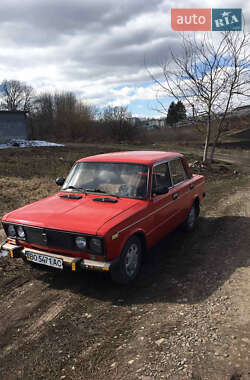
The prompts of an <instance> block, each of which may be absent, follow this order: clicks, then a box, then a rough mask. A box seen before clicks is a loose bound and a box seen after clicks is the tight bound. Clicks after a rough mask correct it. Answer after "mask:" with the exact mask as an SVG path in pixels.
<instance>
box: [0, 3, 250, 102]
mask: <svg viewBox="0 0 250 380" xmlns="http://www.w3.org/2000/svg"><path fill="white" fill-rule="evenodd" d="M220 3H221V4H220ZM242 5H243V2H242V1H240V2H239V3H237V6H238V7H240V6H242ZM176 6H177V3H176V1H173V0H150V1H146V0H137V1H134V0H126V1H122V2H121V1H117V0H106V1H103V0H84V1H83V0H72V1H70V2H69V1H68V0H53V1H51V0H36V1H34V0H23V1H20V0H8V1H7V0H2V1H1V2H0V46H1V49H0V80H1V79H5V78H7V79H13V78H14V79H19V80H22V81H26V82H28V83H29V84H31V85H33V86H34V87H35V88H36V89H37V90H38V91H44V90H46V89H58V90H63V89H64V90H72V91H74V92H75V93H77V94H78V95H79V96H81V97H82V98H83V99H88V100H89V101H90V102H93V104H96V105H100V106H103V105H105V104H119V103H120V104H131V102H134V101H136V100H139V99H141V100H142V101H143V100H148V99H150V97H152V98H151V99H154V97H155V91H154V87H153V86H152V84H151V79H150V76H149V74H148V72H147V70H146V67H147V68H149V69H150V71H152V72H154V73H155V75H159V73H160V69H159V63H160V62H161V61H162V60H164V59H166V58H168V57H169V53H170V49H173V50H174V51H177V52H178V49H179V42H178V35H177V33H175V32H173V31H172V30H171V26H170V24H171V23H170V9H171V7H173V8H174V7H176ZM202 6H203V7H208V8H209V7H213V6H214V7H217V8H218V7H220V6H221V7H224V4H222V2H219V3H218V1H216V2H215V0H212V3H211V1H208V0H205V2H203V4H202ZM230 6H231V7H233V6H235V5H234V2H233V1H232V0H229V1H228V3H227V7H230ZM178 7H194V8H195V7H197V2H195V1H193V0H187V1H183V0H181V1H180V2H179V3H178ZM244 15H245V18H246V20H249V9H248V8H247V6H246V4H244ZM145 66H146V67H145Z"/></svg>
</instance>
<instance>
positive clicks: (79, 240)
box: [75, 236, 87, 249]
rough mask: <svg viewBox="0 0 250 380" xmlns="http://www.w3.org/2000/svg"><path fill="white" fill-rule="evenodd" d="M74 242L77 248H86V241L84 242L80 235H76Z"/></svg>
mask: <svg viewBox="0 0 250 380" xmlns="http://www.w3.org/2000/svg"><path fill="white" fill-rule="evenodd" d="M75 243H76V246H77V247H78V248H79V249H85V248H86V245H87V242H86V239H85V237H82V236H78V237H77V238H76V239H75Z"/></svg>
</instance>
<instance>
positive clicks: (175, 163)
mask: <svg viewBox="0 0 250 380" xmlns="http://www.w3.org/2000/svg"><path fill="white" fill-rule="evenodd" d="M170 170H171V175H172V180H173V184H174V185H177V184H178V183H180V182H183V181H184V180H185V179H186V178H187V175H186V172H185V170H184V167H183V163H182V161H181V160H180V159H179V158H178V159H176V160H172V161H170Z"/></svg>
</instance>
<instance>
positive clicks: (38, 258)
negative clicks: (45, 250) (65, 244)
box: [25, 251, 63, 269]
mask: <svg viewBox="0 0 250 380" xmlns="http://www.w3.org/2000/svg"><path fill="white" fill-rule="evenodd" d="M25 255H26V258H27V260H28V261H33V263H37V264H42V265H48V266H49V267H53V268H57V269H63V260H62V259H58V258H57V257H53V256H46V255H41V254H40V253H35V252H30V251H25Z"/></svg>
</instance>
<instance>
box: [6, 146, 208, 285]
mask: <svg viewBox="0 0 250 380" xmlns="http://www.w3.org/2000/svg"><path fill="white" fill-rule="evenodd" d="M56 182H57V184H58V185H60V186H62V187H61V189H60V191H59V193H57V194H55V195H52V196H50V197H48V198H45V199H41V200H39V201H37V202H34V203H32V204H29V205H27V206H24V207H21V208H19V209H17V210H15V211H12V212H10V213H8V214H6V215H5V216H4V217H3V218H2V224H3V228H4V230H5V233H6V235H7V239H6V241H5V242H3V243H2V244H1V249H2V250H4V251H7V252H9V253H10V255H11V256H12V257H22V258H23V259H24V260H25V261H28V262H31V263H37V264H41V265H47V266H52V267H55V268H58V269H59V270H63V269H64V268H65V267H66V266H70V267H71V269H72V270H73V271H80V270H82V269H86V268H87V269H93V270H104V271H110V273H111V276H112V278H113V280H114V281H116V282H119V283H123V284H126V283H129V282H130V281H132V280H134V279H135V277H136V276H137V274H138V273H139V270H140V267H141V263H142V255H143V253H144V252H145V251H146V249H148V248H150V247H151V246H152V245H154V244H155V243H157V242H158V241H159V240H160V239H161V238H162V237H163V236H164V235H166V234H167V233H168V232H170V231H171V230H173V229H175V228H176V227H177V226H179V225H181V224H182V225H183V227H184V228H185V229H186V230H188V231H191V230H192V229H193V228H194V226H195V223H196V220H197V217H198V215H199V212H200V203H201V201H202V198H203V197H204V196H205V193H204V177H203V176H201V175H194V174H191V172H190V169H189V166H188V164H187V161H186V159H185V157H184V156H183V155H182V154H179V153H171V152H156V151H135V152H132V151H131V152H119V153H108V154H101V155H96V156H91V157H86V158H83V159H81V160H79V161H77V162H76V163H75V165H74V166H73V168H72V170H71V171H70V173H69V175H68V177H67V178H66V180H65V179H64V178H57V180H56Z"/></svg>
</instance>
